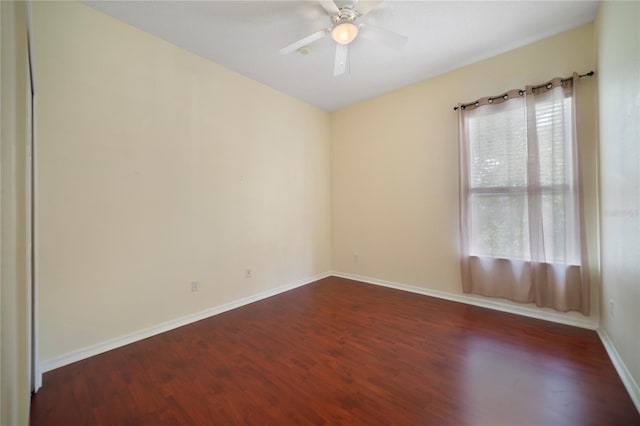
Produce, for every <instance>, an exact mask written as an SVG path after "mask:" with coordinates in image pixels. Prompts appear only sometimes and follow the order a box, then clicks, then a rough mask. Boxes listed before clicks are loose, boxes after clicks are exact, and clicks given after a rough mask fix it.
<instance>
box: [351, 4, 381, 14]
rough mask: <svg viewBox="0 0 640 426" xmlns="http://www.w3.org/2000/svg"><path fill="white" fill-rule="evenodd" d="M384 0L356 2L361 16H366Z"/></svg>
mask: <svg viewBox="0 0 640 426" xmlns="http://www.w3.org/2000/svg"><path fill="white" fill-rule="evenodd" d="M383 1H384V0H362V1H358V3H357V4H356V10H357V11H358V14H359V15H360V16H364V15H366V14H367V13H369V12H371V11H372V10H373V9H375V8H376V7H378V6H380V5H381V4H382V2H383Z"/></svg>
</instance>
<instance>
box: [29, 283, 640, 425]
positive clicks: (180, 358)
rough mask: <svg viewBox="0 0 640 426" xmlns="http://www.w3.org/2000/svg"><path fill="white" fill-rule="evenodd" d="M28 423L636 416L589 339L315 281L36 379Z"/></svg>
mask: <svg viewBox="0 0 640 426" xmlns="http://www.w3.org/2000/svg"><path fill="white" fill-rule="evenodd" d="M31 424H32V425H48V426H52V425H65V426H71V425H234V424H253V425H289V424H296V425H299V424H313V425H318V424H344V425H377V424H394V425H448V424H452V425H492V426H493V425H639V424H640V414H639V413H638V411H637V410H636V408H635V407H634V405H633V403H632V401H631V399H630V397H629V395H628V394H627V392H626V390H625V388H624V386H623V384H622V382H621V380H620V379H619V377H618V375H617V373H616V371H615V370H614V368H613V366H612V364H611V362H610V360H609V359H608V357H607V354H606V352H605V349H604V347H603V346H602V344H601V342H600V340H599V339H598V336H597V335H596V333H595V332H593V331H590V330H583V329H579V328H574V327H569V326H563V325H559V324H554V323H549V322H545V321H539V320H535V319H530V318H524V317H519V316H516V315H511V314H506V313H502V312H496V311H492V310H487V309H483V308H478V307H474V306H468V305H464V304H459V303H454V302H448V301H444V300H439V299H434V298H430V297H426V296H420V295H416V294H412V293H407V292H402V291H398V290H393V289H388V288H383V287H378V286H373V285H368V284H362V283H358V282H354V281H349V280H345V279H340V278H327V279H324V280H321V281H318V282H316V283H313V284H310V285H307V286H304V287H301V288H298V289H295V290H292V291H289V292H287V293H284V294H281V295H278V296H275V297H272V298H269V299H266V300H263V301H260V302H256V303H253V304H251V305H247V306H244V307H242V308H238V309H235V310H233V311H230V312H226V313H224V314H220V315H218V316H216V317H213V318H209V319H206V320H203V321H199V322H197V323H194V324H191V325H188V326H185V327H182V328H179V329H176V330H173V331H170V332H167V333H163V334H161V335H158V336H155V337H151V338H149V339H146V340H143V341H140V342H137V343H134V344H131V345H128V346H125V347H122V348H119V349H116V350H113V351H110V352H107V353H104V354H101V355H98V356H95V357H92V358H90V359H86V360H83V361H80V362H77V363H74V364H71V365H68V366H65V367H62V368H59V369H57V370H54V371H50V372H48V373H46V374H45V375H44V385H43V387H42V389H40V391H39V392H38V393H37V394H36V395H35V396H33V397H32V400H31Z"/></svg>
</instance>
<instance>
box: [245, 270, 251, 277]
mask: <svg viewBox="0 0 640 426" xmlns="http://www.w3.org/2000/svg"><path fill="white" fill-rule="evenodd" d="M244 276H245V278H251V269H246V270H245V271H244Z"/></svg>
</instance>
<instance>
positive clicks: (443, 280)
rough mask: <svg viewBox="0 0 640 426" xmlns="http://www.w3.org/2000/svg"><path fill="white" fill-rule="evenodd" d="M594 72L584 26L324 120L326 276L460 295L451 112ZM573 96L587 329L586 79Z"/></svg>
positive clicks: (589, 94)
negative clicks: (328, 218)
mask: <svg viewBox="0 0 640 426" xmlns="http://www.w3.org/2000/svg"><path fill="white" fill-rule="evenodd" d="M594 66H595V59H594V50H593V28H592V25H586V26H583V27H581V28H578V29H575V30H572V31H568V32H565V33H562V34H560V35H558V36H555V37H551V38H548V39H545V40H542V41H540V42H537V43H534V44H531V45H528V46H525V47H522V48H519V49H516V50H513V51H510V52H507V53H505V54H502V55H499V56H496V57H493V58H490V59H487V60H484V61H481V62H478V63H475V64H473V65H469V66H467V67H464V68H461V69H458V70H455V71H452V72H449V73H446V74H444V75H441V76H439V77H435V78H432V79H429V80H426V81H423V82H421V83H418V84H415V85H412V86H409V87H406V88H404V89H401V90H398V91H395V92H393V93H389V94H387V95H384V96H381V97H378V98H375V99H372V100H370V101H367V102H363V103H360V104H357V105H355V106H352V107H349V108H345V109H343V110H340V111H337V112H335V113H333V114H332V115H331V137H332V157H331V167H332V187H331V189H332V212H331V213H332V235H333V240H332V241H333V245H332V247H333V251H332V254H333V268H334V270H336V271H340V272H344V273H349V274H355V275H359V276H364V277H369V278H374V279H378V280H386V281H391V282H394V283H398V284H402V285H410V286H416V287H421V288H424V289H429V290H437V291H442V292H447V293H453V294H460V293H461V284H460V272H459V261H458V259H459V255H458V250H459V234H458V157H457V153H458V139H457V136H458V127H457V113H455V112H454V111H453V110H452V108H453V106H454V105H456V104H457V103H458V102H469V101H472V100H474V99H476V98H479V97H482V96H488V95H494V94H500V93H503V92H504V91H506V90H508V89H513V88H519V87H524V86H525V85H526V84H531V83H537V82H543V81H546V80H549V79H550V78H552V77H556V76H562V77H564V76H569V75H571V73H572V72H574V71H577V72H586V71H589V70H591V69H593V68H594ZM582 89H583V90H582V96H581V100H580V104H579V108H580V113H581V116H580V118H581V122H582V126H581V129H580V130H581V132H582V143H583V145H584V146H583V148H584V152H585V161H584V164H585V170H586V172H585V179H586V193H587V206H588V212H587V213H588V214H587V216H588V217H587V220H588V223H589V238H590V252H591V255H592V259H594V261H593V264H592V268H591V269H592V275H593V277H594V286H593V291H592V295H593V298H592V299H593V300H594V303H593V304H592V305H595V309H593V310H592V311H593V312H592V315H591V317H592V319H593V320H594V321H595V320H596V319H597V315H598V312H597V311H598V308H597V307H598V303H597V294H598V283H597V270H598V265H597V262H596V261H595V259H597V215H596V211H597V209H596V205H597V203H596V196H595V195H596V190H595V188H596V168H595V152H596V149H595V145H596V144H595V92H596V83H595V81H594V79H583V80H582ZM354 253H357V254H358V261H357V262H356V261H355V258H354ZM569 315H570V316H575V317H579V316H580V315H578V314H574V313H572V314H569Z"/></svg>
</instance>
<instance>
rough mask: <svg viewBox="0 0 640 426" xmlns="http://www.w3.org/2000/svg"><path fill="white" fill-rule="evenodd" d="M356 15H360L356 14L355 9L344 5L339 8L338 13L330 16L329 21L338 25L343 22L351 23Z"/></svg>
mask: <svg viewBox="0 0 640 426" xmlns="http://www.w3.org/2000/svg"><path fill="white" fill-rule="evenodd" d="M358 16H360V15H359V14H358V11H357V10H355V9H353V8H352V7H349V6H344V7H341V8H340V13H338V14H337V15H333V16H332V17H331V22H333V25H338V24H342V23H345V22H349V23H352V22H353V21H355V20H356V18H357V17H358Z"/></svg>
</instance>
